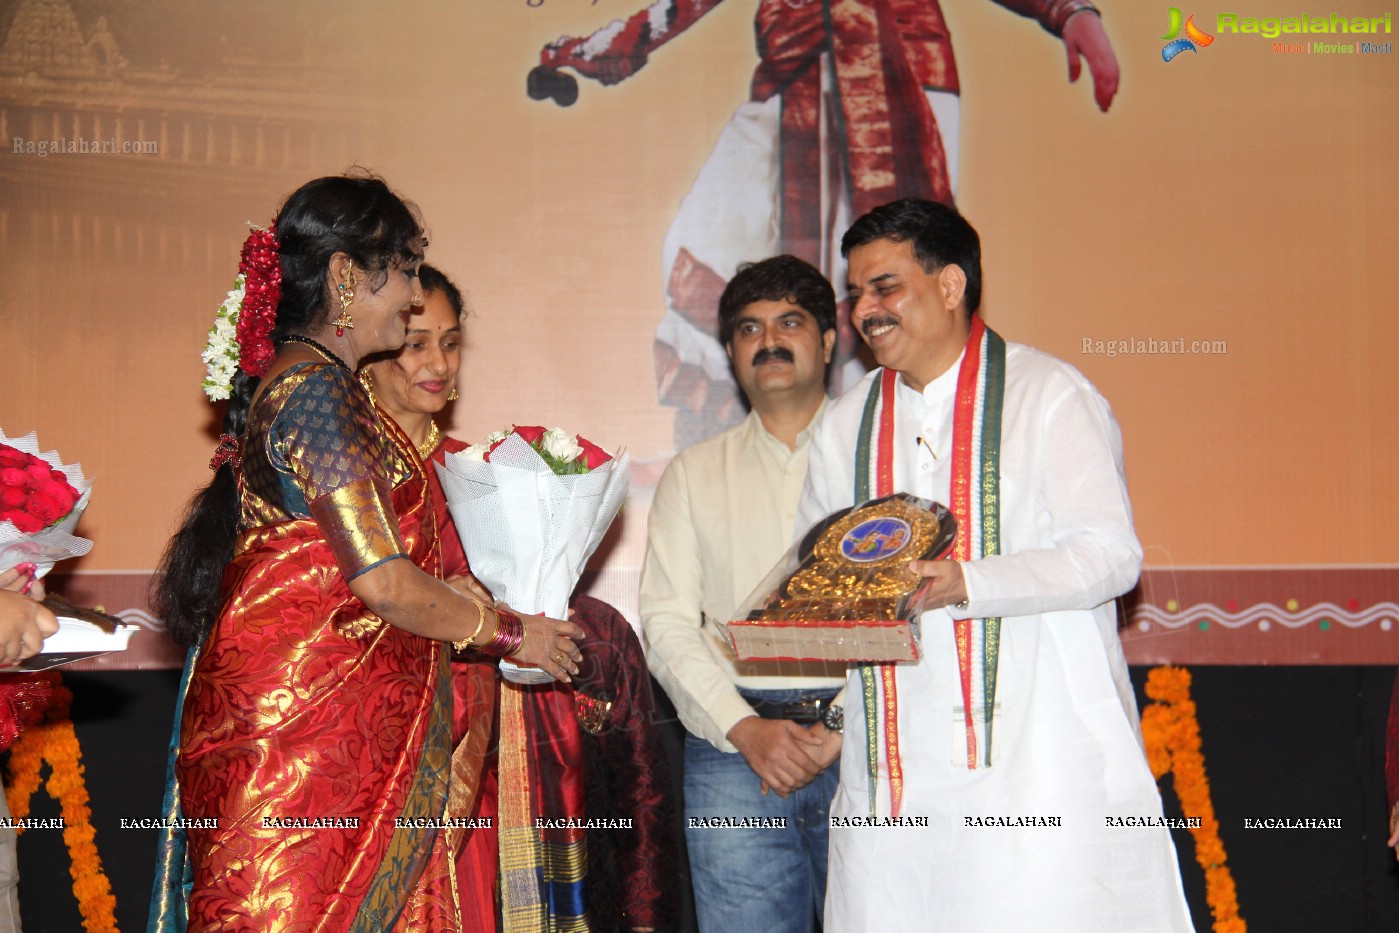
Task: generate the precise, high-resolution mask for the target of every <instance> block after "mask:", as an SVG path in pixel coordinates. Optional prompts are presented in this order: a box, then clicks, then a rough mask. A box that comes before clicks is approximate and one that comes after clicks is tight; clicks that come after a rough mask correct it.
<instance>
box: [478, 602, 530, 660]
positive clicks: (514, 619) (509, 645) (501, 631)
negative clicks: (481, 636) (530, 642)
mask: <svg viewBox="0 0 1399 933" xmlns="http://www.w3.org/2000/svg"><path fill="white" fill-rule="evenodd" d="M495 614H496V626H495V634H494V635H492V636H491V640H490V641H488V642H486V643H485V644H484V645H478V646H477V647H476V650H477V651H480V652H481V653H482V654H489V655H490V656H491V657H495V658H508V657H510V656H511V655H512V654H514V653H515V652H517V651H519V650H520V646H521V645H523V644H524V643H525V623H524V622H521V621H520V617H519V616H517V615H515V613H513V612H508V611H506V610H504V609H497V610H496V611H495Z"/></svg>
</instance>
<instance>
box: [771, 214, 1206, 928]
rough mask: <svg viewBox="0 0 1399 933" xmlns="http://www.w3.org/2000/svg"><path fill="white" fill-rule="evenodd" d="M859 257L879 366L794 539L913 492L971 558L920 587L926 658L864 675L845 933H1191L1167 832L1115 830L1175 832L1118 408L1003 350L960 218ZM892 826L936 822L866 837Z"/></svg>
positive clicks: (834, 838)
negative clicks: (1154, 723)
mask: <svg viewBox="0 0 1399 933" xmlns="http://www.w3.org/2000/svg"><path fill="white" fill-rule="evenodd" d="M842 249H843V250H844V251H845V252H846V255H847V257H848V260H849V268H850V273H849V281H848V289H849V296H850V301H851V309H852V311H851V320H852V322H853V323H854V325H855V326H856V328H858V329H859V331H860V333H861V336H862V337H863V338H864V340H865V341H866V343H867V344H868V345H869V347H870V349H871V350H872V351H873V353H874V356H875V359H876V360H877V361H878V362H879V364H880V367H881V368H879V369H877V370H875V371H874V372H872V373H870V374H869V375H868V376H866V377H865V379H864V381H863V382H862V383H861V384H860V385H858V386H856V387H855V388H854V389H851V390H850V391H849V392H847V393H846V394H845V395H843V396H841V397H840V398H839V399H837V400H836V401H834V402H832V403H831V406H830V408H829V410H828V411H827V412H826V417H825V419H824V420H823V421H822V422H821V425H820V427H819V428H818V429H817V433H816V437H815V438H814V439H813V440H812V446H811V469H810V473H809V474H808V477H807V485H806V488H805V490H804V491H803V493H802V501H801V507H800V510H799V514H798V518H797V527H798V528H802V529H805V528H809V527H811V526H812V525H813V524H815V523H816V522H817V521H819V520H821V519H823V518H825V517H826V516H827V515H829V514H830V513H831V512H834V511H835V510H837V509H840V508H843V507H846V506H849V505H851V504H853V503H857V502H863V501H865V500H867V499H870V498H874V497H877V496H883V495H887V494H890V493H893V492H907V493H912V494H913V495H917V496H921V497H923V498H927V499H932V500H935V501H939V502H942V503H945V504H947V505H948V506H949V508H950V509H951V510H952V512H953V514H954V515H955V516H956V519H957V526H958V527H957V542H956V544H955V545H954V553H953V558H954V559H952V560H935V561H921V562H914V563H913V564H910V567H911V568H912V569H913V570H914V571H915V572H917V573H920V574H923V575H924V576H926V577H927V578H928V584H927V585H928V587H929V589H928V602H927V606H928V609H927V611H925V612H924V613H923V615H922V617H921V620H920V621H921V631H922V651H921V654H920V657H919V659H918V660H917V661H915V662H912V663H902V664H888V665H861V666H859V667H858V668H854V669H852V672H851V675H850V680H849V685H848V689H847V690H846V691H845V697H846V698H847V703H846V706H847V709H846V710H845V717H844V718H845V724H846V729H845V737H844V745H843V747H842V749H841V756H840V760H841V771H840V789H839V791H838V792H837V793H836V797H835V803H834V804H833V805H832V808H831V816H832V820H833V822H834V823H835V824H836V825H833V826H832V828H831V855H830V863H831V870H830V881H829V889H828V895H827V902H826V925H825V929H826V930H827V931H828V933H859V931H866V930H886V929H900V928H906V926H907V924H908V923H909V922H910V918H915V917H916V918H918V927H919V928H920V929H925V930H947V931H962V930H1030V929H1050V930H1074V931H1076V933H1089V931H1102V933H1127V931H1157V933H1166V931H1172V933H1178V931H1182V930H1189V929H1191V920H1190V914H1189V911H1188V910H1187V908H1186V904H1185V897H1184V894H1183V892H1182V889H1181V882H1180V872H1179V868H1178V866H1177V862H1176V853H1175V849H1174V847H1173V846H1172V843H1171V837H1170V834H1169V832H1168V830H1166V829H1165V828H1163V827H1161V826H1159V825H1158V826H1152V827H1149V828H1148V827H1143V826H1133V827H1130V828H1122V827H1117V828H1114V827H1112V826H1111V825H1109V820H1110V819H1111V818H1113V817H1118V818H1121V817H1127V816H1131V817H1136V818H1140V817H1144V816H1153V815H1154V816H1156V817H1158V818H1159V817H1160V816H1161V813H1162V809H1161V797H1160V793H1159V791H1158V789H1157V786H1156V782H1155V781H1154V780H1153V778H1152V775H1151V771H1150V769H1149V768H1148V767H1147V762H1146V756H1145V753H1144V751H1143V747H1142V741H1141V735H1140V730H1139V727H1138V716H1137V711H1136V704H1135V701H1134V699H1133V695H1132V687H1131V683H1130V682H1129V680H1128V676H1127V664H1126V662H1125V660H1124V659H1123V654H1122V646H1121V644H1120V643H1119V641H1118V637H1117V613H1116V611H1115V607H1114V604H1113V600H1114V598H1115V597H1117V596H1119V595H1121V594H1122V593H1124V592H1126V591H1127V590H1128V589H1130V588H1131V587H1132V585H1133V583H1135V582H1136V579H1137V574H1138V572H1139V570H1140V567H1141V559H1142V552H1141V547H1140V545H1139V544H1138V543H1137V538H1136V535H1135V533H1134V531H1133V528H1132V511H1131V504H1130V502H1129V500H1128V497H1127V484H1126V479H1125V476H1124V472H1123V466H1122V442H1121V436H1120V433H1119V431H1118V428H1117V423H1116V421H1115V420H1114V418H1113V415H1112V410H1111V408H1109V406H1108V403H1107V402H1106V401H1105V400H1104V399H1103V397H1102V396H1101V395H1099V394H1098V392H1097V391H1096V390H1095V389H1094V388H1093V386H1092V385H1091V384H1090V383H1089V382H1088V380H1086V379H1085V378H1084V377H1083V376H1082V375H1081V374H1080V373H1079V372H1078V371H1077V370H1075V369H1073V368H1072V367H1070V366H1068V365H1067V364H1065V363H1062V362H1060V361H1059V360H1056V359H1054V358H1052V357H1050V356H1048V355H1046V354H1044V353H1040V352H1038V351H1036V350H1034V349H1032V348H1030V347H1027V346H1022V345H1020V344H1015V343H1009V342H1007V341H1005V340H1002V339H1001V338H1000V337H999V336H998V335H996V334H995V333H994V332H992V331H991V330H990V329H989V328H987V327H986V326H985V324H984V323H983V322H982V319H981V318H980V317H979V316H978V315H977V314H976V312H977V309H978V307H979V305H980V298H981V247H980V241H979V238H978V236H977V233H976V231H975V230H973V229H972V227H971V225H970V224H968V223H967V222H966V220H965V219H964V218H963V217H962V216H961V215H960V214H959V213H957V212H956V211H955V210H954V209H952V208H950V207H948V206H946V205H944V204H940V203H935V202H931V201H924V200H916V199H908V200H903V201H898V202H895V203H892V204H888V205H884V206H881V207H878V208H876V209H875V210H873V211H871V212H870V213H868V214H866V215H865V216H863V217H861V218H860V219H859V220H857V221H856V222H855V224H854V225H853V226H852V227H851V228H850V230H849V231H847V232H846V234H845V238H844V240H843V243H842ZM857 451H860V452H862V453H861V454H857ZM866 454H867V455H866ZM890 816H893V817H901V818H914V820H924V821H926V822H925V823H922V824H920V823H918V822H914V823H913V824H912V825H900V824H898V823H897V822H894V823H892V824H890V825H887V826H878V827H872V826H865V825H860V824H861V823H862V819H861V818H864V817H876V818H882V817H890ZM842 821H843V825H842Z"/></svg>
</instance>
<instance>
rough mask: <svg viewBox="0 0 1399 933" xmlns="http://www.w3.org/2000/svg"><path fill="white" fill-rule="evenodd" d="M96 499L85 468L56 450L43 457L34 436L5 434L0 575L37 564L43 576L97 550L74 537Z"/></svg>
mask: <svg viewBox="0 0 1399 933" xmlns="http://www.w3.org/2000/svg"><path fill="white" fill-rule="evenodd" d="M91 497H92V482H91V481H90V480H88V479H87V478H86V477H84V476H83V470H82V467H80V466H78V465H77V464H76V463H74V464H65V463H63V462H62V461H61V460H59V459H58V454H57V453H56V452H55V451H48V452H44V453H41V452H40V450H39V440H38V438H37V437H36V436H35V435H34V434H32V433H31V434H26V435H24V436H23V437H17V438H10V437H7V436H6V435H5V432H4V431H0V571H3V570H9V569H11V568H13V567H17V566H20V565H21V564H32V565H33V569H32V570H30V571H29V572H30V573H31V575H32V576H33V577H34V578H38V577H42V576H43V575H44V574H46V573H48V572H49V571H50V570H52V569H53V565H54V563H55V562H57V561H60V560H63V559H64V558H66V557H81V556H82V555H84V554H86V553H87V552H88V551H90V550H92V542H91V541H89V540H87V539H86V538H79V537H77V536H75V535H74V534H73V528H74V527H75V526H76V525H77V524H78V519H79V518H81V517H82V514H83V510H84V509H86V508H87V503H88V499H90V498H91ZM26 569H27V570H28V569H29V568H26Z"/></svg>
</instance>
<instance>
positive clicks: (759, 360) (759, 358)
mask: <svg viewBox="0 0 1399 933" xmlns="http://www.w3.org/2000/svg"><path fill="white" fill-rule="evenodd" d="M773 360H782V361H784V362H787V363H795V362H796V361H797V358H796V357H794V356H793V355H792V351H791V350H788V349H787V348H786V347H763V348H762V349H761V350H759V351H758V352H757V353H754V354H753V365H754V366H761V365H763V364H764V363H770V362H772V361H773Z"/></svg>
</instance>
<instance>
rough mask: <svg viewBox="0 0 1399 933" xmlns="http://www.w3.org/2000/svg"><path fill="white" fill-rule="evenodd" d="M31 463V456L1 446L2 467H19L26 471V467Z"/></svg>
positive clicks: (0, 459) (0, 461) (0, 458)
mask: <svg viewBox="0 0 1399 933" xmlns="http://www.w3.org/2000/svg"><path fill="white" fill-rule="evenodd" d="M28 462H29V455H28V454H26V453H23V452H22V451H18V450H15V449H14V448H13V447H9V446H6V445H3V444H0V467H19V468H20V469H24V465H25V464H26V463H28Z"/></svg>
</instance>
